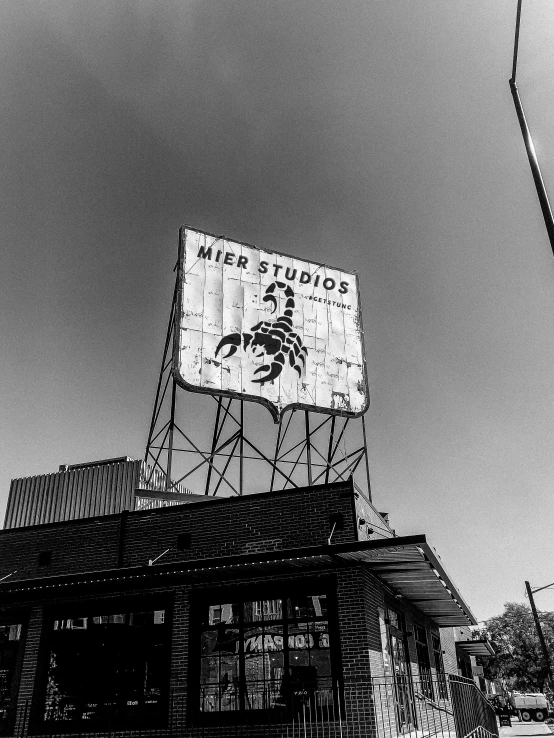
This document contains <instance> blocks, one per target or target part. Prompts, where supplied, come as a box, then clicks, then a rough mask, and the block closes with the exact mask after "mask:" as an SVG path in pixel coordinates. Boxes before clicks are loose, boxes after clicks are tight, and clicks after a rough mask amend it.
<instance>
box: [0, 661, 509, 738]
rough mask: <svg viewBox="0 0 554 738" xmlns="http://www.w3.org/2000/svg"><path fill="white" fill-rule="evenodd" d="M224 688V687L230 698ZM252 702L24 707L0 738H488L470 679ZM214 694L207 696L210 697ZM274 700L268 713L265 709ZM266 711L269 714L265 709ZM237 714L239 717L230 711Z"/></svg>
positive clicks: (273, 695) (489, 717) (390, 683)
mask: <svg viewBox="0 0 554 738" xmlns="http://www.w3.org/2000/svg"><path fill="white" fill-rule="evenodd" d="M229 688H230V687H229V685H227V686H225V687H223V686H222V687H221V689H222V690H224V689H225V690H228V689H229ZM247 688H248V693H249V696H248V699H247V700H245V699H242V700H240V702H239V701H236V702H235V703H233V701H232V700H228V699H225V700H223V699H221V697H220V698H219V699H218V700H217V701H214V700H213V699H210V700H208V699H207V694H206V693H205V692H200V693H199V692H198V691H196V693H195V696H194V698H192V697H191V696H190V695H189V696H187V695H186V694H185V693H184V692H183V691H173V692H171V693H170V694H169V695H166V696H165V698H164V699H161V700H159V701H158V703H157V704H153V702H152V701H151V700H150V701H147V700H142V701H141V700H140V699H137V698H136V696H134V697H133V696H130V695H122V694H120V695H118V696H117V697H116V698H112V699H111V700H109V701H107V700H104V701H102V700H100V699H98V698H96V699H92V698H91V697H88V698H87V699H85V698H78V697H76V696H70V695H59V698H60V700H59V702H58V707H57V708H56V711H53V710H52V706H51V705H50V704H47V703H46V701H45V700H35V701H33V702H31V701H24V702H23V703H22V702H20V704H19V708H18V711H17V714H16V716H15V720H14V721H13V726H12V728H11V729H10V730H9V731H8V732H6V731H5V730H4V731H2V734H3V735H10V736H14V737H15V738H23V737H24V736H27V735H34V736H47V737H48V738H53V737H54V736H69V735H71V736H76V735H83V734H89V735H90V734H92V733H94V734H96V735H99V734H104V735H108V736H115V734H116V733H117V734H121V735H126V736H130V735H132V736H133V738H140V737H141V736H144V738H157V737H160V738H162V737H163V738H166V737H167V738H236V737H238V736H245V738H492V737H493V736H495V737H496V738H497V737H498V728H497V722H496V716H495V713H494V709H493V708H492V706H491V705H490V703H489V702H488V701H487V700H486V699H485V697H484V696H483V694H482V693H481V692H480V690H479V689H478V688H477V686H476V684H475V683H474V682H473V681H472V680H471V679H465V678H463V677H458V676H452V675H449V676H447V677H446V678H439V679H431V678H430V677H427V678H425V679H421V680H420V679H417V678H414V679H412V678H408V677H396V678H394V677H388V678H385V677H382V678H375V679H372V680H369V681H365V682H355V683H349V684H345V685H341V686H338V685H336V686H335V687H333V688H331V687H329V688H314V687H312V686H306V687H302V686H301V685H299V684H295V685H294V688H292V689H291V688H290V685H289V687H288V688H287V689H286V690H284V689H282V688H281V689H280V690H279V689H275V688H272V689H269V690H268V684H267V683H264V684H258V685H257V684H255V683H251V684H248V685H247ZM211 694H213V692H212V693H211ZM268 699H269V700H270V702H269V703H268V701H267V700H268ZM268 705H269V707H268ZM236 708H240V709H236Z"/></svg>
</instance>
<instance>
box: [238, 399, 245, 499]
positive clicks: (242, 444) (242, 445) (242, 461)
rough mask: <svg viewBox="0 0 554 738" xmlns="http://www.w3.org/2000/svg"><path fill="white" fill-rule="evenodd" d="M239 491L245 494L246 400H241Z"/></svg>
mask: <svg viewBox="0 0 554 738" xmlns="http://www.w3.org/2000/svg"><path fill="white" fill-rule="evenodd" d="M239 454H240V459H239V464H240V466H239V493H240V494H241V495H242V494H243V483H244V401H243V400H241V401H240V445H239Z"/></svg>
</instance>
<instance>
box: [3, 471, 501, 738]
mask: <svg viewBox="0 0 554 738" xmlns="http://www.w3.org/2000/svg"><path fill="white" fill-rule="evenodd" d="M183 498H187V495H183ZM193 501H194V504H180V505H176V506H169V507H160V508H157V509H146V510H135V511H132V512H129V511H126V510H122V511H121V512H119V513H117V514H111V515H99V516H95V517H88V518H81V519H76V520H67V521H61V522H53V523H52V522H50V523H43V524H40V525H31V526H29V525H27V526H24V527H14V528H9V529H5V530H3V531H1V532H0V562H1V564H0V735H6V736H9V735H21V736H22V735H27V734H36V735H43V734H45V735H51V734H52V733H55V734H92V733H96V734H98V733H106V732H109V731H115V730H117V731H122V732H131V731H135V732H136V731H138V730H140V731H143V732H144V731H146V732H148V731H155V732H157V733H160V734H164V735H165V734H171V735H184V734H188V733H187V731H190V733H191V734H192V733H194V731H195V730H201V731H202V732H203V733H204V732H205V731H208V732H210V731H212V732H213V734H214V735H227V734H228V732H229V731H230V730H231V728H232V729H233V730H234V731H235V732H234V733H233V734H238V735H241V734H247V733H248V734H249V735H253V736H254V735H259V734H261V733H260V732H259V731H260V730H261V728H260V726H264V730H266V729H267V727H268V726H269V725H273V726H274V727H275V730H276V731H277V732H276V733H275V735H285V734H287V732H286V731H288V730H289V729H290V730H292V732H291V733H289V735H293V734H295V733H294V731H295V730H298V729H299V722H301V721H303V725H304V729H305V728H306V721H309V722H310V725H311V726H313V725H314V724H316V723H317V725H320V726H321V725H325V726H326V728H327V731H328V732H326V733H325V735H347V734H352V733H348V732H344V733H343V732H342V731H343V730H344V731H346V730H347V729H348V730H357V731H358V732H357V733H355V734H356V735H374V736H375V735H382V736H384V738H388V737H389V736H393V735H398V734H401V733H406V732H410V731H414V730H419V731H426V732H434V733H441V732H442V734H443V735H444V734H450V733H453V732H454V730H455V729H456V732H457V733H458V734H459V736H460V738H461V735H460V734H461V733H464V734H465V733H467V732H470V731H469V729H468V731H466V730H465V728H463V729H462V728H460V727H459V724H460V725H461V723H460V719H461V718H459V717H457V713H456V709H457V708H456V704H457V701H458V702H459V700H460V699H461V697H460V695H461V692H460V689H461V687H463V689H462V691H463V690H465V691H466V692H467V690H468V689H469V690H471V689H472V688H473V689H475V692H478V690H476V688H475V685H474V683H473V682H470V681H469V680H462V679H461V678H457V679H454V681H453V680H452V677H450V676H449V674H448V668H449V666H448V664H447V665H446V668H445V659H444V658H443V654H444V653H445V652H446V653H448V652H449V649H451V645H448V643H450V642H451V641H452V640H453V639H452V635H451V634H452V629H453V628H454V627H460V626H462V627H463V626H467V625H469V624H471V623H475V619H474V617H473V615H472V613H471V611H470V610H469V608H468V606H467V605H466V603H465V602H464V600H463V598H462V596H461V595H460V594H459V592H458V591H457V589H456V587H455V585H454V583H453V582H452V581H451V579H450V578H449V577H448V575H447V573H446V572H445V570H444V568H443V566H442V564H441V562H440V560H439V559H438V557H437V555H436V554H435V552H434V550H433V549H432V548H431V546H430V545H429V544H428V543H427V541H426V539H425V536H424V535H417V536H409V537H399V536H396V535H395V534H394V531H393V530H392V529H391V528H390V526H389V525H388V522H387V519H386V517H385V516H383V514H380V513H379V512H378V511H377V510H376V509H375V508H374V507H373V506H372V505H371V503H370V502H369V501H368V500H367V499H365V498H364V496H363V494H362V493H361V492H360V491H359V490H357V488H356V487H355V486H354V485H353V483H352V482H351V481H348V482H344V483H335V484H329V485H322V486H317V487H307V488H302V489H293V490H286V491H279V492H272V493H262V494H254V495H247V496H244V497H232V498H213V497H212V498H205V499H202V500H201V501H198V499H197V498H196V497H195V496H191V497H190V502H193ZM441 629H443V631H442V632H443V634H446V635H447V636H448V637H447V638H446V640H445V638H443V640H442V641H441ZM452 670H453V671H456V669H452ZM460 684H461V687H460ZM471 685H473V687H472V686H471ZM459 687H460V688H459ZM456 690H458V691H457V692H456ZM471 699H473V700H474V701H475V700H477V701H479V699H480V696H479V695H478V694H477V695H476V694H473V693H472V695H471ZM479 704H480V703H479ZM472 719H473V718H472ZM480 720H481V722H480V723H479V724H480V725H481V724H482V723H483V720H482V718H480ZM247 725H248V726H250V727H249V728H248V729H247V728H246V727H244V726H247ZM279 726H280V727H279ZM283 726H286V728H284V727H283ZM291 726H292V728H291ZM294 726H296V728H295V727H294ZM475 727H477V725H473V723H472V724H471V725H470V726H469V728H471V729H474V728H475ZM279 730H280V731H281V732H279ZM494 730H495V728H492V727H491V725H489V733H492V734H494ZM333 731H334V732H333ZM194 734H195V733H194ZM297 734H299V733H297ZM315 734H317V733H315ZM315 734H314V735H315Z"/></svg>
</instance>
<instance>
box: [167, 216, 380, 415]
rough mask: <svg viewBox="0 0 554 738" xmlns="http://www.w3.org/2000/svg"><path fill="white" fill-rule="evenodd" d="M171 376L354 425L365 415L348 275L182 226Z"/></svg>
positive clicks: (357, 325) (275, 409) (354, 300)
mask: <svg viewBox="0 0 554 738" xmlns="http://www.w3.org/2000/svg"><path fill="white" fill-rule="evenodd" d="M178 287H179V291H178V312H177V330H176V332H175V334H176V338H175V346H174V374H175V377H176V379H177V381H178V382H179V383H180V384H181V385H182V386H184V387H185V388H186V389H189V390H192V391H195V392H208V393H212V394H216V395H226V396H230V397H238V398H240V399H243V400H252V401H255V402H261V403H263V404H265V405H266V406H267V407H268V408H269V410H270V411H271V413H272V415H273V418H274V420H275V421H276V422H277V421H278V420H279V419H280V418H281V416H282V414H283V413H284V411H285V410H286V409H288V408H303V409H307V410H316V411H319V412H324V413H331V414H336V415H344V416H349V417H357V416H359V415H362V414H363V413H364V412H366V410H367V408H368V406H369V392H368V387H367V377H366V365H365V353H364V346H363V331H362V327H361V312H360V302H359V289H358V277H357V275H356V274H351V273H348V272H342V271H340V270H338V269H333V268H331V267H328V266H325V265H322V264H317V263H314V262H310V261H304V260H302V259H296V258H293V257H291V256H286V255H284V254H279V253H275V252H271V251H265V250H263V249H258V248H256V247H254V246H249V245H247V244H242V243H238V242H236V241H230V240H228V239H225V238H223V237H216V236H212V235H209V234H207V233H204V232H201V231H197V230H195V229H192V228H189V227H183V228H181V231H180V250H179V285H178Z"/></svg>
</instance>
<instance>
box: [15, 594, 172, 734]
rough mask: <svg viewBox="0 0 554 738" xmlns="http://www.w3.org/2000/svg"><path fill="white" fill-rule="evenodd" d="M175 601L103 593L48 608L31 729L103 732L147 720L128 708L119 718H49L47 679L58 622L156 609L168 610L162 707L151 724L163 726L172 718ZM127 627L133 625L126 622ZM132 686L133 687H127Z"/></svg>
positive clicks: (156, 596)
mask: <svg viewBox="0 0 554 738" xmlns="http://www.w3.org/2000/svg"><path fill="white" fill-rule="evenodd" d="M173 604H174V596H173V595H172V594H170V593H165V592H163V593H159V594H154V595H152V594H148V595H146V594H145V595H143V596H136V595H135V596H133V595H130V596H128V597H125V596H122V597H99V598H97V599H96V598H95V599H88V598H87V599H83V600H82V601H81V602H76V601H74V600H72V601H70V602H65V603H59V604H56V605H54V606H50V607H47V608H45V610H44V614H43V618H42V633H41V639H40V646H39V654H38V663H37V673H36V679H35V689H34V693H33V700H32V710H31V721H30V731H29V732H30V733H32V734H37V733H38V734H43V733H44V732H47V731H54V732H56V733H64V732H73V733H74V732H76V733H83V732H99V731H100V732H103V731H104V730H105V729H107V728H110V729H118V730H125V729H127V728H128V729H135V726H139V727H140V726H142V725H143V723H144V722H145V716H144V715H137V716H133V715H129V714H128V713H127V712H126V711H125V712H123V713H121V712H120V713H119V714H118V715H117V716H116V717H115V718H107V717H104V718H102V719H98V720H90V721H87V720H85V719H83V718H82V717H80V718H78V719H76V720H47V719H45V715H44V712H45V701H46V696H47V680H48V674H49V663H50V654H51V651H52V648H53V645H54V638H55V636H54V633H55V632H56V631H55V630H54V622H55V621H56V620H58V621H64V620H65V621H67V620H76V619H79V618H93V617H97V616H102V615H110V614H111V615H113V614H118V613H120V614H126V615H128V614H129V613H132V612H153V611H156V610H164V611H165V616H164V623H163V628H164V634H163V635H164V638H163V641H164V653H163V668H164V678H163V685H162V687H161V700H160V709H159V711H158V714H157V715H155V716H154V715H153V716H148V717H147V719H146V723H147V727H148V728H150V727H152V728H163V727H165V726H166V725H167V724H168V719H169V710H168V707H169V698H170V680H171V652H172V634H173ZM124 627H125V628H129V627H130V626H129V624H128V622H126V624H125V626H124ZM127 688H129V687H127Z"/></svg>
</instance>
